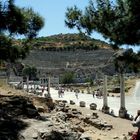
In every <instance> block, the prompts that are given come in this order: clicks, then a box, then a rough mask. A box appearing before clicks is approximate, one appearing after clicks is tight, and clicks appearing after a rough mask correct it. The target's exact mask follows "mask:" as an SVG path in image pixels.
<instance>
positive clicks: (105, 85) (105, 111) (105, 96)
mask: <svg viewBox="0 0 140 140" xmlns="http://www.w3.org/2000/svg"><path fill="white" fill-rule="evenodd" d="M102 112H104V113H109V107H108V103H107V75H104V82H103V107H102Z"/></svg>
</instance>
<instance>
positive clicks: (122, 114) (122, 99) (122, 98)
mask: <svg viewBox="0 0 140 140" xmlns="http://www.w3.org/2000/svg"><path fill="white" fill-rule="evenodd" d="M119 77H120V94H121V95H120V110H119V117H121V118H125V117H126V115H127V110H126V108H125V88H124V75H123V74H122V73H120V75H119Z"/></svg>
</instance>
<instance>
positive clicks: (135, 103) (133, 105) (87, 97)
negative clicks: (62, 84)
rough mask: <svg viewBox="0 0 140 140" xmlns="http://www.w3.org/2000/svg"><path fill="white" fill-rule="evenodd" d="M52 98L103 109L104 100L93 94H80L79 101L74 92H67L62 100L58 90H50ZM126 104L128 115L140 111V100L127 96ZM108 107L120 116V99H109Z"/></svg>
mask: <svg viewBox="0 0 140 140" xmlns="http://www.w3.org/2000/svg"><path fill="white" fill-rule="evenodd" d="M50 93H51V97H52V98H53V99H55V100H61V99H62V100H67V101H68V102H70V100H73V101H74V102H75V103H76V105H79V102H80V101H85V102H86V107H89V105H90V104H91V103H96V104H97V109H101V108H102V106H103V99H102V98H101V99H99V98H96V97H94V98H93V96H92V95H91V94H86V93H78V99H77V98H76V96H75V93H74V92H67V91H65V93H64V96H63V97H62V98H59V97H58V90H55V89H53V88H51V90H50ZM125 100H126V101H125V102H126V109H127V110H128V113H129V114H131V115H133V116H135V115H136V112H137V110H138V109H140V98H138V97H137V98H136V97H132V96H126V98H125ZM108 106H109V107H110V110H111V109H113V110H114V112H115V114H116V115H117V116H118V112H119V108H120V98H119V97H108Z"/></svg>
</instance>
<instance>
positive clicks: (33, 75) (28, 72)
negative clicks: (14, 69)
mask: <svg viewBox="0 0 140 140" xmlns="http://www.w3.org/2000/svg"><path fill="white" fill-rule="evenodd" d="M22 75H23V76H25V77H26V76H29V79H30V80H35V79H37V69H36V67H34V66H28V65H27V66H25V67H24V68H23V70H22Z"/></svg>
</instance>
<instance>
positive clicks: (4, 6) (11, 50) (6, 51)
mask: <svg viewBox="0 0 140 140" xmlns="http://www.w3.org/2000/svg"><path fill="white" fill-rule="evenodd" d="M0 20H1V22H0V42H1V43H0V60H4V61H8V62H10V61H11V62H14V61H15V60H17V59H20V58H24V57H25V56H26V53H27V52H28V49H27V48H28V47H29V46H28V45H29V43H28V42H29V39H32V38H33V37H35V36H36V35H37V33H38V31H39V30H40V29H41V28H42V27H43V25H44V22H43V19H42V18H41V17H40V16H39V15H38V14H37V13H35V12H34V11H33V10H32V9H25V8H19V7H17V6H16V5H15V4H14V0H7V1H6V2H2V1H0ZM15 35H22V36H24V37H25V38H26V41H24V42H23V44H18V43H17V42H15V41H14V37H15Z"/></svg>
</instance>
